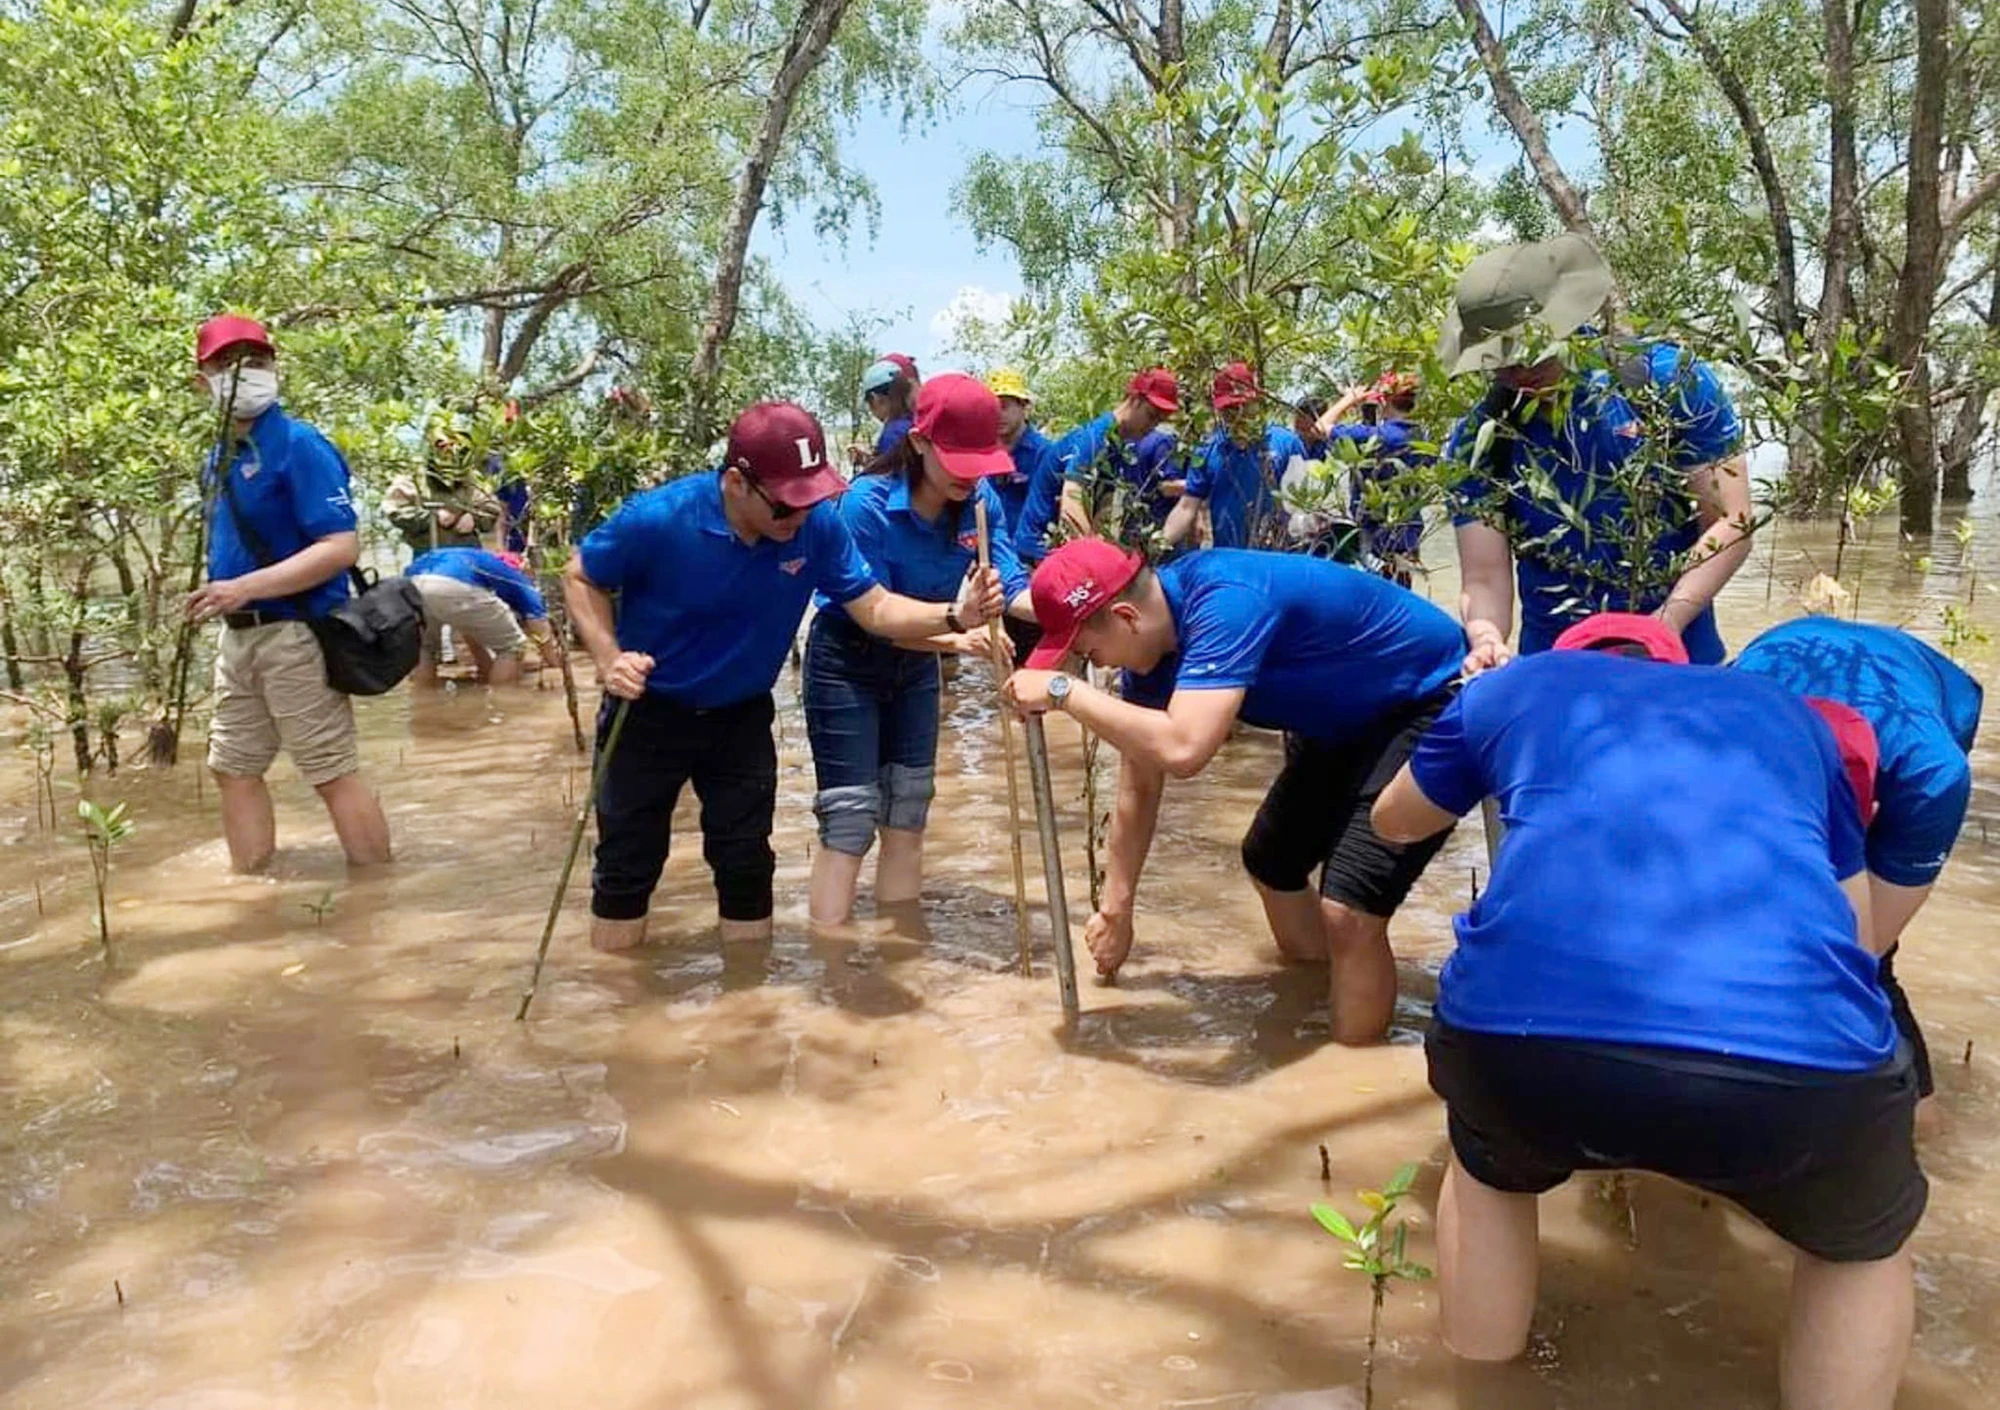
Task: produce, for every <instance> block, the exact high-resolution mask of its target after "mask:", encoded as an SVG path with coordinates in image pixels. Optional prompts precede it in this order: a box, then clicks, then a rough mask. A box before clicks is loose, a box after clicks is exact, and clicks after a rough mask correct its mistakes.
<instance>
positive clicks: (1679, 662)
mask: <svg viewBox="0 0 2000 1410" xmlns="http://www.w3.org/2000/svg"><path fill="white" fill-rule="evenodd" d="M1620 646H1636V647H1638V648H1639V649H1640V651H1642V652H1644V653H1645V655H1646V657H1647V659H1649V660H1653V661H1661V662H1665V663H1666V664H1667V665H1670V666H1685V665H1686V664H1687V663H1688V652H1687V647H1686V646H1684V645H1682V643H1681V639H1680V637H1679V636H1677V635H1676V634H1675V633H1674V629H1673V628H1672V627H1670V626H1668V625H1667V624H1666V623H1665V622H1662V621H1661V620H1660V619H1659V618H1658V617H1646V616H1642V615H1641V614H1639V613H1637V612H1599V613H1598V614H1597V615H1596V616H1594V617H1585V618H1584V619H1583V620H1582V621H1581V622H1578V623H1577V624H1576V625H1575V626H1573V627H1569V628H1567V629H1566V630H1565V631H1564V632H1563V634H1562V635H1561V636H1559V637H1557V638H1556V650H1558V651H1609V650H1612V649H1613V648H1615V647H1620Z"/></svg>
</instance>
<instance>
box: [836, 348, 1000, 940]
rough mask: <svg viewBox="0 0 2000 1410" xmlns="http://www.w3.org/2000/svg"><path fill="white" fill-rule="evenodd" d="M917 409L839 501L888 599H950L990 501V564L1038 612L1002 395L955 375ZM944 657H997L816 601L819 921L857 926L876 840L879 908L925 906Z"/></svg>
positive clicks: (957, 637)
mask: <svg viewBox="0 0 2000 1410" xmlns="http://www.w3.org/2000/svg"><path fill="white" fill-rule="evenodd" d="M915 413H916V414H915V417H914V418H913V420H912V423H911V429H910V433H909V435H908V436H907V437H906V438H904V439H903V440H902V441H901V442H899V443H898V444H897V445H896V446H895V447H893V448H892V449H891V450H890V451H889V453H888V454H887V455H886V456H884V457H882V458H881V459H879V460H877V461H876V462H875V463H874V470H875V473H871V474H867V475H862V476H859V477H857V478H856V479H855V481H854V483H853V485H852V487H851V488H850V489H849V490H848V492H847V493H846V494H845V495H843V496H841V499H840V517H841V520H842V522H843V523H844V524H845V525H846V526H847V529H848V531H849V532H850V533H851V534H852V535H853V536H854V542H855V544H856V546H857V547H858V548H859V549H860V550H861V556H862V557H863V558H865V559H866V560H867V561H868V565H869V566H870V567H871V568H873V569H874V571H875V575H876V577H877V578H878V579H879V580H880V581H881V582H882V584H883V585H884V586H885V587H887V588H889V589H890V590H891V591H892V592H897V593H901V594H903V595H904V596H906V597H912V598H915V599H918V600H919V601H924V602H940V603H949V602H951V601H952V600H953V598H954V597H955V596H956V595H957V593H958V592H959V588H960V584H961V583H962V582H963V581H964V580H965V577H966V574H967V572H968V571H969V570H970V569H971V568H972V567H973V566H974V565H975V564H976V563H977V562H978V553H979V538H978V529H977V522H976V512H975V510H974V508H973V504H974V501H975V500H976V501H977V502H978V503H981V504H984V505H985V506H986V521H987V525H988V531H989V534H990V537H991V544H992V556H993V567H994V569H995V570H996V571H997V572H998V573H999V575H1000V580H1001V584H1002V586H1003V590H1004V591H1005V594H1006V597H1007V600H1008V601H1009V602H1010V603H1011V604H1012V606H1011V608H1010V612H1011V615H1013V616H1016V617H1024V618H1032V615H1033V609H1032V608H1031V607H1030V606H1029V605H1028V575H1027V571H1026V569H1024V568H1023V567H1022V566H1021V560H1020V558H1019V557H1018V556H1017V555H1016V553H1015V552H1014V546H1013V541H1012V539H1011V538H1010V537H1009V535H1008V532H1007V515H1006V511H1005V508H1004V507H1003V505H1002V503H1001V499H1000V496H999V494H998V493H997V492H996V491H995V490H994V488H993V486H992V485H991V484H990V483H989V482H988V481H989V479H990V477H992V476H996V475H1006V474H1010V473H1012V471H1013V469H1014V461H1013V458H1012V457H1011V456H1010V455H1009V454H1008V453H1007V449H1006V447H1005V446H1004V445H1002V444H1001V440H1000V402H999V399H998V398H996V397H995V396H994V395H993V393H992V392H991V391H989V390H988V389H987V388H986V386H985V385H984V384H983V383H981V382H979V381H978V380H977V379H975V378H972V377H968V376H965V375H964V374H962V373H955V372H951V373H945V374H943V375H941V376H938V377H933V378H932V379H931V380H930V381H928V382H926V383H924V385H923V389H922V390H921V391H920V392H919V393H918V394H917V400H916V406H915ZM1002 640H1003V642H1004V641H1005V638H1004V637H1003V638H1002ZM939 652H955V653H959V654H962V655H967V656H981V657H986V658H988V659H991V656H992V652H991V648H990V637H989V634H988V633H987V632H986V631H985V630H980V631H969V630H967V629H966V625H965V624H962V623H959V622H957V621H956V620H955V619H954V620H953V621H952V623H951V630H950V631H949V632H947V633H946V634H944V635H943V636H939V637H934V638H932V639H930V640H929V641H928V642H923V643H911V644H910V645H909V646H899V645H896V644H894V643H891V642H887V641H883V640H880V639H879V638H876V637H872V636H870V635H869V634H868V633H866V632H864V631H862V630H861V629H860V628H859V627H857V626H855V625H854V623H853V621H852V620H851V619H850V618H849V617H848V615H847V613H846V611H845V610H844V609H842V608H841V607H840V606H839V605H838V604H836V603H834V602H831V601H825V600H822V601H821V602H820V604H819V612H818V614H817V615H816V616H815V617H814V618H813V624H812V630H811V632H810V633H809V634H808V636H807V639H806V658H805V690H804V694H805V709H806V733H807V737H808V738H809V739H810V740H811V741H812V753H813V769H814V772H815V773H816V774H817V778H818V793H817V795H816V796H815V798H814V800H813V812H814V814H815V815H816V816H817V817H818V818H819V842H820V845H819V850H818V851H816V852H815V853H814V854H813V871H812V921H813V923H814V924H815V925H818V926H838V925H843V924H845V923H846V922H847V921H848V919H849V917H850V916H851V914H852V912H853V909H854V894H855V890H856V888H857V886H858V885H859V882H860V877H861V863H862V860H863V858H865V857H866V856H867V855H868V850H869V848H870V847H872V846H873V845H874V843H875V839H876V836H877V834H878V833H879V834H880V836H881V841H882V852H881V855H880V857H879V858H878V859H877V860H876V864H875V900H876V903H877V904H878V905H895V904H900V903H906V902H910V901H914V900H916V899H917V895H918V891H919V889H920V887H921V885H922V881H923V848H924V824H925V822H926V821H927V819H928V817H929V813H930V805H931V796H932V794H933V793H934V792H935V791H936V790H935V780H936V764H937V743H938V717H939V692H940V689H941V687H940V684H939V672H938V653H939ZM1011 665H1012V661H1011V659H1010V660H1007V661H1004V662H1002V663H1000V666H1001V669H1005V668H1007V667H1009V666H1011Z"/></svg>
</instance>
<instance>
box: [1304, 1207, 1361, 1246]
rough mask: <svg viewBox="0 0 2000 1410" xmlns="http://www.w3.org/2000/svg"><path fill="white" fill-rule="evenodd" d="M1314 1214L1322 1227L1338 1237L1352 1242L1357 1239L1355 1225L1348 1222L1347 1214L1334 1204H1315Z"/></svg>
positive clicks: (1343, 1240) (1346, 1241)
mask: <svg viewBox="0 0 2000 1410" xmlns="http://www.w3.org/2000/svg"><path fill="white" fill-rule="evenodd" d="M1312 1216H1313V1218H1315V1219H1317V1220H1318V1221H1319V1226H1320V1228H1322V1229H1324V1230H1326V1231H1327V1232H1328V1233H1329V1234H1331V1235H1333V1236H1334V1237H1335V1238H1336V1239H1339V1240H1341V1241H1342V1242H1343V1243H1350V1244H1351V1243H1353V1242H1354V1241H1355V1233H1354V1226H1353V1225H1352V1224H1350V1223H1348V1222H1347V1216H1346V1215H1345V1214H1342V1213H1341V1212H1340V1211H1339V1210H1337V1209H1335V1208H1334V1207H1333V1206H1332V1205H1330V1204H1315V1205H1314V1206H1313V1207H1312Z"/></svg>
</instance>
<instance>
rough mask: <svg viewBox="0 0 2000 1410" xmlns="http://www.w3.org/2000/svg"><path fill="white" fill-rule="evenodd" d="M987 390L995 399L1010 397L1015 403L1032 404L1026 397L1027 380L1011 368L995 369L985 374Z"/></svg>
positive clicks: (1031, 399) (1029, 398)
mask: <svg viewBox="0 0 2000 1410" xmlns="http://www.w3.org/2000/svg"><path fill="white" fill-rule="evenodd" d="M986 387H987V390H988V391H990V392H992V393H993V395H994V396H996V397H1012V398H1013V399H1014V400H1015V401H1025V402H1032V401H1033V400H1034V398H1033V397H1032V396H1030V395H1028V379H1027V378H1026V377H1023V376H1022V375H1021V374H1020V373H1019V372H1016V371H1015V370H1014V369H1013V368H1011V367H996V368H994V369H993V370H992V371H991V372H989V373H987V374H986Z"/></svg>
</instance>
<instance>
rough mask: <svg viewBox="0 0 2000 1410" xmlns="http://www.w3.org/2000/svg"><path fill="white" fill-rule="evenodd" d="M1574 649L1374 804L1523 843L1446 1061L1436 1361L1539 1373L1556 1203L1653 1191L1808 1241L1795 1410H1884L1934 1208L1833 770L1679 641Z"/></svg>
mask: <svg viewBox="0 0 2000 1410" xmlns="http://www.w3.org/2000/svg"><path fill="white" fill-rule="evenodd" d="M1583 626H1584V627H1586V628H1591V629H1592V630H1591V631H1589V632H1585V633H1579V634H1578V635H1577V636H1572V635H1570V634H1568V633H1566V634H1565V636H1564V639H1563V640H1562V641H1561V642H1560V643H1558V645H1559V646H1561V647H1567V646H1569V645H1570V644H1571V643H1572V642H1573V641H1577V640H1580V639H1581V640H1588V641H1589V642H1590V644H1591V645H1593V646H1595V647H1597V648H1598V650H1595V651H1587V650H1576V651H1572V650H1566V649H1564V650H1557V651H1555V652H1552V653H1550V654H1547V655H1542V656H1538V657H1534V658H1531V659H1524V660H1521V661H1518V662H1516V663H1514V664H1512V665H1509V666H1507V667H1505V668H1504V669H1501V670H1495V671H1489V672H1486V673H1484V674H1482V675H1480V676H1478V677H1477V678H1475V679H1473V680H1471V681H1468V682H1467V683H1466V685H1465V688H1464V690H1463V691H1461V692H1460V694H1459V696H1458V698H1457V699H1456V700H1455V701H1453V702H1452V704H1451V705H1450V706H1449V707H1448V708H1447V709H1446V710H1445V711H1444V713H1443V714H1441V715H1440V716H1439V717H1438V719H1437V721H1436V723H1435V724H1433V725H1432V726H1431V728H1430V730H1429V731H1428V732H1427V733H1426V734H1425V736H1424V738H1423V740H1422V742H1421V743H1419V744H1418V746H1417V749H1416V752H1415V753H1414V754H1413V755H1412V756H1411V758H1410V761H1409V763H1408V764H1407V765H1405V766H1404V767H1403V769H1402V770H1401V771H1400V772H1399V773H1398V774H1397V776H1396V778H1395V780H1394V781H1393V782H1391V783H1390V785H1389V786H1388V787H1387V788H1386V789H1385V790H1384V791H1383V793H1382V796H1381V799H1380V800H1379V801H1378V802H1377V803H1376V805H1375V826H1376V829H1377V831H1379V832H1380V833H1382V834H1383V835H1384V836H1386V837H1394V838H1398V839H1401V840H1402V841H1404V842H1407V843H1414V842H1416V841H1418V840H1419V839H1421V838H1424V837H1426V836H1429V835H1432V834H1434V833H1436V832H1439V831H1441V830H1442V829H1445V828H1448V827H1450V826H1451V825H1452V824H1453V823H1454V822H1455V821H1456V820H1457V819H1458V818H1459V817H1461V816H1463V815H1464V814H1465V813H1467V812H1469V811H1470V810H1471V809H1472V808H1474V807H1476V806H1477V805H1478V804H1479V802H1480V801H1481V800H1482V799H1484V798H1487V797H1492V798H1494V799H1496V800H1497V801H1498V803H1499V806H1500V811H1501V813H1502V815H1503V816H1504V817H1505V818H1506V821H1507V832H1506V838H1505V840H1504V841H1503V842H1502V843H1501V844H1500V850H1499V853H1498V855H1497V856H1496V858H1495V860H1494V864H1493V875H1492V879H1491V880H1490V882H1489V883H1488V884H1487V886H1486V889H1485V890H1484V891H1482V892H1481V893H1480V894H1479V897H1478V899H1477V900H1475V901H1474V902H1473V904H1472V908H1471V909H1470V910H1469V911H1467V912H1466V913H1465V914H1464V915H1461V916H1459V917H1458V919H1457V920H1456V922H1455V923H1454V925H1455V929H1456V932H1457V942H1458V943H1457V946H1456V948H1455V949H1454V950H1453V952H1452V955H1451V958H1450V959H1449V960H1448V961H1447V962H1446V964H1445V967H1444V971H1443V973H1442V974H1441V975H1440V976H1439V978H1438V998H1437V1007H1436V1011H1435V1014H1434V1017H1433V1019H1432V1023H1431V1028H1430V1033H1429V1035H1428V1037H1427V1038H1426V1041H1425V1051H1426V1054H1427V1056H1428V1058H1429V1064H1430V1079H1431V1085H1432V1087H1433V1088H1435V1089H1436V1091H1437V1092H1438V1094H1439V1095H1440V1096H1441V1097H1443V1098H1444V1101H1445V1104H1446V1113H1447V1125H1448V1127H1449V1131H1450V1138H1451V1152H1452V1154H1451V1159H1450V1162H1449V1164H1448V1165H1447V1168H1446V1173H1445V1179H1444V1188H1443V1191H1442V1193H1441V1195H1440V1197H1439V1201H1438V1231H1437V1232H1438V1249H1439V1259H1440V1267H1439V1276H1440V1282H1439V1291H1440V1308H1441V1315H1442V1323H1443V1329H1444V1339H1445V1342H1446V1344H1447V1345H1448V1346H1449V1347H1451V1349H1452V1350H1453V1351H1454V1352H1456V1353H1457V1354H1459V1355H1460V1356H1465V1357H1469V1358H1473V1359H1477V1360H1506V1359H1510V1358H1512V1357H1515V1356H1518V1355H1520V1354H1521V1352H1522V1351H1523V1350H1524V1349H1525V1347H1526V1344H1527V1339H1528V1325H1529V1321H1530V1318H1531V1317H1532V1315H1533V1313H1534V1307H1535V1283H1536V1264H1537V1232H1536V1227H1537V1226H1536V1207H1535V1198H1536V1196H1537V1195H1539V1194H1541V1193H1542V1192H1544V1191H1546V1190H1550V1189H1553V1188H1554V1187H1555V1186H1557V1185H1559V1184H1561V1183H1562V1182H1563V1181H1564V1180H1566V1179H1568V1178H1569V1176H1570V1175H1571V1174H1572V1173H1574V1172H1576V1171H1579V1170H1607V1169H1608V1170H1617V1169H1639V1170H1649V1171H1654V1172H1656V1173H1658V1174H1662V1175H1667V1176H1670V1177H1672V1178H1674V1179H1677V1180H1682V1181H1684V1182H1686V1183H1688V1184H1691V1185H1694V1186H1696V1187H1698V1188H1700V1189H1703V1190H1706V1191H1708V1192H1710V1193H1711V1194H1715V1195H1720V1196H1722V1197H1724V1198H1727V1199H1731V1200H1734V1201H1736V1202H1737V1203H1738V1204H1740V1205H1742V1206H1743V1208H1744V1209H1745V1210H1747V1211H1748V1212H1749V1213H1750V1214H1751V1215H1752V1216H1754V1217H1755V1218H1756V1219H1758V1220H1759V1221H1760V1222H1762V1223H1763V1224H1764V1225H1765V1226H1767V1227H1768V1228H1770V1229H1771V1230H1772V1231H1773V1232H1774V1233H1776V1234H1777V1235H1778V1236H1779V1237H1780V1238H1782V1239H1784V1240H1785V1241H1786V1242H1787V1243H1789V1244H1791V1245H1792V1246H1793V1248H1794V1249H1795V1251H1796V1257H1795V1260H1794V1264H1793V1277H1792V1316H1791V1321H1790V1328H1789V1331H1788V1334H1787V1344H1786V1346H1785V1350H1784V1357H1783V1377H1782V1379H1783V1397H1782V1398H1783V1400H1784V1403H1785V1404H1786V1405H1787V1406H1800V1407H1804V1406H1833V1405H1840V1406H1851V1407H1856V1410H1860V1407H1874V1408H1875V1410H1888V1407H1889V1406H1890V1405H1891V1404H1892V1403H1893V1401H1894V1399H1895V1389H1896V1382H1897V1379H1898V1377H1899V1375H1900V1371H1901V1366H1902V1362H1903V1357H1904V1355H1905V1353H1906V1351H1907V1349H1908V1346H1909V1341H1910V1328H1911V1320H1912V1314H1913V1302H1914V1295H1913V1279H1912V1264H1911V1261H1910V1256H1909V1253H1908V1250H1907V1249H1906V1247H1905V1241H1906V1240H1907V1239H1908V1237H1909V1234H1910V1232H1911V1231H1912V1230H1913V1229H1914V1228H1915V1227H1916V1225H1917V1221H1918V1220H1919V1219H1920V1218H1921V1217H1922V1214H1923V1209H1924V1204H1925V1200H1926V1197H1927V1186H1926V1184H1925V1181H1924V1176H1923V1172H1922V1171H1921V1170H1920V1169H1919V1168H1918V1166H1917V1161H1916V1151H1915V1145H1914V1137H1913V1130H1912V1127H1913V1121H1914V1115H1915V1110H1916V1078H1915V1074H1914V1071H1913V1068H1912V1064H1911V1060H1910V1057H1909V1053H1908V1049H1907V1047H1905V1046H1904V1045H1901V1044H1899V1042H1898V1040H1897V1034H1896V1028H1895V1024H1894V1022H1893V1021H1892V1019H1891V1016H1890V1011H1889V1001H1888V998H1887V996H1886V995H1885V994H1884V993H1883V991H1882V988H1881V985H1880V984H1878V983H1877V982H1876V954H1875V951H1874V948H1873V933H1872V931H1871V928H1870V924H1869V901H1868V886H1867V879H1866V877H1865V875H1864V871H1863V869H1864V852H1863V847H1864V844H1863V840H1862V832H1861V820H1860V813H1859V809H1858V807H1857V797H1856V793H1855V789H1854V786H1853V783H1852V782H1851V781H1850V775H1849V773H1848V771H1847V768H1846V761H1845V760H1844V758H1843V755H1842V752H1841V748H1840V746H1839V744H1838V743H1837V741H1836V737H1835V734H1834V732H1833V731H1832V730H1830V729H1829V728H1828V727H1827V722H1826V721H1825V720H1823V719H1822V718H1821V717H1820V716H1819V715H1818V714H1816V713H1815V711H1814V710H1813V709H1811V708H1808V706H1807V704H1806V702H1805V701H1803V700H1801V699H1800V698H1799V697H1798V696H1797V695H1795V694H1793V693H1792V692H1791V691H1789V690H1787V689H1785V688H1784V687H1783V686H1780V685H1778V684H1777V683H1775V682H1773V681H1767V680H1760V679H1758V678H1756V677H1755V676H1752V675H1750V674H1749V673H1747V672H1744V671H1724V670H1717V669H1713V668H1708V667H1700V666H1685V665H1663V664H1657V663H1658V662H1659V661H1662V660H1673V661H1685V660H1686V659H1687V657H1686V651H1685V648H1684V647H1683V645H1682V643H1681V641H1680V640H1679V639H1678V638H1677V637H1676V636H1675V635H1674V634H1673V633H1672V631H1671V630H1670V629H1669V628H1668V627H1667V626H1666V624H1664V623H1662V622H1659V621H1657V620H1655V619H1652V618H1647V617H1638V616H1633V615H1631V614H1614V616H1613V618H1611V619H1606V618H1592V619H1589V620H1588V621H1587V622H1586V623H1584V624H1583ZM1598 628H1602V630H1597V629H1598ZM1635 653H1636V654H1642V655H1644V656H1647V657H1651V658H1653V659H1650V660H1645V659H1642V660H1632V659H1625V658H1626V657H1627V656H1628V655H1631V654H1635ZM1833 708H1834V710H1835V711H1839V712H1840V713H1843V714H1844V713H1846V712H1844V711H1841V710H1840V707H1838V706H1835V707H1833ZM1850 718H1851V717H1850ZM1854 723H1855V725H1856V726H1857V727H1858V728H1859V729H1860V730H1861V731H1862V732H1863V733H1864V734H1865V732H1866V725H1865V724H1863V723H1861V722H1860V721H1859V720H1855V721H1854ZM1863 743H1864V744H1865V746H1866V747H1867V748H1870V749H1872V747H1873V742H1872V741H1863ZM1690 780H1698V781H1699V786H1690ZM1860 1328H1866V1329H1868V1332H1867V1334H1866V1335H1860V1334H1858V1333H1857V1329H1860ZM1836 1391H1837V1392H1838V1393H1837V1394H1836Z"/></svg>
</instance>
